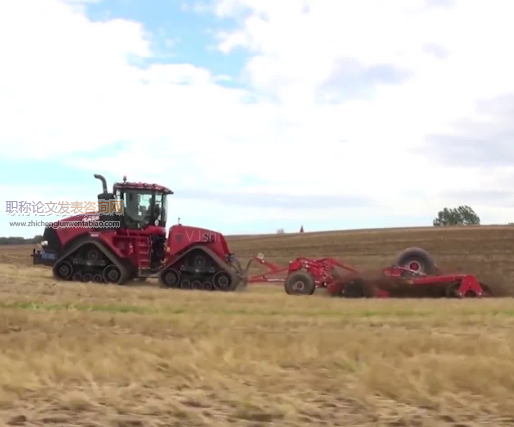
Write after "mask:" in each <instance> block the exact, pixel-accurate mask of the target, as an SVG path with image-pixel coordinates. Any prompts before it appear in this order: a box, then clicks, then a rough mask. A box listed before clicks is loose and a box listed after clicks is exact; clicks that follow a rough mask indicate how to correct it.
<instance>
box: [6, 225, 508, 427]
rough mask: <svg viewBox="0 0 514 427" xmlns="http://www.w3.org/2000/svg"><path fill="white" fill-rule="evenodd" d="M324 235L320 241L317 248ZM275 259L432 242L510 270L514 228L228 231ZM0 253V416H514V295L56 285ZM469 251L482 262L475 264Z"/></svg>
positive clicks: (445, 255)
mask: <svg viewBox="0 0 514 427" xmlns="http://www.w3.org/2000/svg"><path fill="white" fill-rule="evenodd" d="M318 239H321V243H317V241H318ZM230 240H231V241H230V245H231V247H232V248H234V249H235V250H236V252H238V253H242V254H243V255H246V256H250V255H251V254H254V253H255V252H259V251H261V252H264V253H265V254H266V255H267V257H269V258H271V259H272V260H274V261H275V260H276V261H279V262H283V261H288V260H289V259H290V258H293V257H295V256H297V255H309V256H327V255H330V256H337V257H338V258H340V259H344V260H346V261H349V262H350V263H354V264H355V265H357V266H363V267H364V268H371V267H374V268H376V267H380V266H383V265H387V264H389V263H390V262H391V261H392V260H393V259H394V256H395V254H396V253H397V252H399V251H400V250H401V249H403V248H405V247H407V246H411V245H420V246H422V247H425V248H426V249H428V250H429V251H431V252H432V253H433V255H434V256H435V257H436V258H437V260H438V261H439V263H440V264H441V265H442V266H447V267H451V268H453V269H455V268H459V267H461V268H470V267H474V271H475V272H478V273H481V274H482V275H484V274H488V273H489V274H491V273H492V272H493V271H494V270H495V269H498V270H499V272H500V273H501V274H502V277H503V282H502V283H503V285H504V286H505V288H506V289H509V285H510V282H511V279H512V272H511V271H510V264H509V263H510V261H511V259H512V257H513V255H514V230H513V229H511V228H503V229H499V228H486V227H484V228H482V229H479V230H476V229H471V230H470V229H464V230H462V229H459V230H455V231H454V230H440V231H439V230H413V231H411V232H407V231H403V230H397V231H387V232H386V231H383V232H374V231H367V232H346V233H343V232H340V233H332V234H319V235H318V236H311V235H309V234H304V235H303V236H301V235H294V236H293V235H291V236H290V235H285V236H269V237H266V238H260V239H259V238H258V237H245V238H232V239H230ZM29 252H30V249H29V248H27V247H24V248H22V247H18V248H2V249H0V305H1V306H2V307H1V311H0V319H1V321H0V424H2V421H3V423H6V422H8V421H10V422H12V423H14V424H16V423H18V425H26V426H36V425H53V426H74V425H80V426H119V427H121V426H123V427H137V426H141V427H144V426H177V427H178V426H231V425H233V426H252V427H257V426H262V427H264V426H271V425H275V426H285V427H287V426H307V425H313V426H322V425H325V426H398V427H401V426H455V427H457V426H460V427H464V426H470V427H471V426H485V425H489V426H507V425H512V424H513V423H514V409H513V406H512V397H511V391H512V390H513V389H514V362H513V360H514V336H513V335H512V332H511V331H512V328H513V327H514V305H513V304H512V300H511V299H510V298H504V299H490V300H469V301H453V300H437V301H436V300H423V301H421V300H418V301H410V300H368V301H351V300H341V299H332V298H328V297H325V296H324V295H319V296H317V295H315V296H313V297H306V298H301V297H300V298H298V297H288V296H287V295H285V294H284V293H283V291H282V289H281V288H280V287H278V288H275V287H272V286H259V285H255V286H253V287H252V286H251V285H250V289H249V290H248V291H247V292H244V293H235V294H228V295H226V294H217V293H206V292H196V291H167V290H161V289H158V288H156V287H153V286H128V287H115V286H100V285H83V284H62V283H55V281H54V280H53V279H52V278H51V276H50V272H49V271H48V269H42V268H33V267H31V266H30V257H28V253H29ZM468 257H469V258H470V259H471V261H469V260H468Z"/></svg>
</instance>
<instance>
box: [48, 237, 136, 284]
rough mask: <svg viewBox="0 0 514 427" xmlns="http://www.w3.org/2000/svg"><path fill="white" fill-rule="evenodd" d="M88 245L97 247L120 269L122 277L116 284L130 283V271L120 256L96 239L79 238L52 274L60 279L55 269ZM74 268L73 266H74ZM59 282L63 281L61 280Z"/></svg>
mask: <svg viewBox="0 0 514 427" xmlns="http://www.w3.org/2000/svg"><path fill="white" fill-rule="evenodd" d="M86 245H94V246H96V247H97V248H98V249H100V251H101V252H102V253H103V254H104V255H105V256H106V257H107V258H108V259H109V261H111V262H112V263H113V264H114V265H115V266H116V267H118V269H119V270H120V272H121V276H120V280H119V281H118V282H117V283H116V284H118V285H121V284H123V283H125V282H127V281H128V279H129V271H128V270H127V268H126V267H125V266H124V265H123V264H122V263H121V262H120V261H119V260H118V256H117V255H116V254H115V253H114V252H112V251H111V250H110V249H109V248H108V247H107V246H106V245H105V244H104V243H103V242H101V241H99V240H98V239H95V238H94V237H83V238H79V239H78V240H77V241H75V242H73V243H71V244H70V245H69V246H67V249H66V251H65V252H64V255H63V256H62V257H61V258H59V259H58V260H57V261H56V262H55V264H54V266H53V268H52V273H53V275H54V277H55V278H56V279H59V277H58V275H57V274H56V271H55V269H56V267H57V266H58V265H59V263H61V262H63V261H64V260H65V259H66V258H68V257H69V256H70V255H71V254H73V253H74V252H76V251H77V250H79V249H80V248H82V247H83V246H86ZM70 264H72V263H71V262H70ZM72 266H73V264H72ZM59 280H61V279H59Z"/></svg>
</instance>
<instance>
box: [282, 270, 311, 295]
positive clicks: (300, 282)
mask: <svg viewBox="0 0 514 427" xmlns="http://www.w3.org/2000/svg"><path fill="white" fill-rule="evenodd" d="M284 289H285V291H286V294H288V295H312V294H313V293H314V291H315V290H316V283H314V278H313V277H312V276H311V275H310V274H309V273H307V272H305V271H296V272H294V273H292V274H290V275H289V276H288V277H287V279H286V281H285V283H284Z"/></svg>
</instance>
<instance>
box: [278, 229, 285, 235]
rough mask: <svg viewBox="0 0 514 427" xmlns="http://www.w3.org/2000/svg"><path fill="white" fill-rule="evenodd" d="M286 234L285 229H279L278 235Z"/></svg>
mask: <svg viewBox="0 0 514 427" xmlns="http://www.w3.org/2000/svg"><path fill="white" fill-rule="evenodd" d="M284 233H285V231H284V229H283V228H279V229H278V230H277V234H284Z"/></svg>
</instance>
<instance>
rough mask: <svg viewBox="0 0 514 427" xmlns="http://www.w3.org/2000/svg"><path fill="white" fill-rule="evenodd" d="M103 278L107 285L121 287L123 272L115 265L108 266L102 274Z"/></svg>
mask: <svg viewBox="0 0 514 427" xmlns="http://www.w3.org/2000/svg"><path fill="white" fill-rule="evenodd" d="M102 278H103V279H104V282H105V283H109V284H116V285H121V284H123V283H122V279H123V277H122V272H121V271H120V269H119V268H118V267H116V266H115V265H114V264H111V265H108V266H107V267H105V268H104V271H103V272H102Z"/></svg>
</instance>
